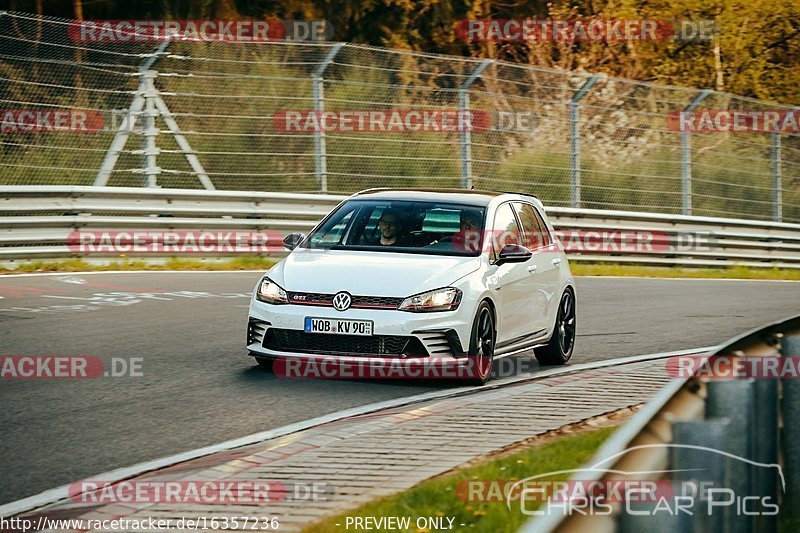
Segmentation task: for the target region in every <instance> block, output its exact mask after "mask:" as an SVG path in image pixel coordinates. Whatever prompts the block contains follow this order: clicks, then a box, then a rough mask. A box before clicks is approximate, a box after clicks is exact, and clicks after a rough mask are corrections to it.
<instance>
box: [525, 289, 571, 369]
mask: <svg viewBox="0 0 800 533" xmlns="http://www.w3.org/2000/svg"><path fill="white" fill-rule="evenodd" d="M574 350H575V293H574V292H573V290H572V289H569V288H568V289H567V290H565V291H564V294H563V295H562V296H561V301H560V302H559V303H558V311H557V312H556V322H555V326H554V327H553V335H552V336H551V337H550V340H549V341H547V344H545V345H544V346H542V347H540V348H536V349H535V350H534V354H535V355H536V360H537V361H539V363H540V364H543V365H563V364H564V363H566V362H567V361H569V358H570V357H572V352H573V351H574Z"/></svg>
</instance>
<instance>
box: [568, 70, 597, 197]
mask: <svg viewBox="0 0 800 533" xmlns="http://www.w3.org/2000/svg"><path fill="white" fill-rule="evenodd" d="M605 77H606V75H605V74H595V75H594V76H592V77H591V78H589V79H588V80H586V81H585V82H584V83H583V85H581V88H580V89H578V92H576V93H575V94H574V95H573V96H572V99H571V100H570V102H569V148H570V150H569V190H570V205H571V206H572V207H575V208H578V207H580V206H581V108H580V101H581V100H582V99H583V97H584V96H586V93H588V92H589V89H591V88H592V86H593V85H594V84H595V83H597V80H599V79H600V78H605Z"/></svg>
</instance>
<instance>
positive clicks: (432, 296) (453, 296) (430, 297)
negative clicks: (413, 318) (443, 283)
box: [398, 287, 461, 313]
mask: <svg viewBox="0 0 800 533" xmlns="http://www.w3.org/2000/svg"><path fill="white" fill-rule="evenodd" d="M460 303H461V291H460V290H458V289H455V288H453V287H447V288H445V289H436V290H435V291H429V292H423V293H422V294H416V295H414V296H409V297H408V298H406V299H405V300H403V303H401V304H400V307H398V309H399V310H400V311H411V312H412V313H430V312H432V311H452V310H453V309H458V304H460Z"/></svg>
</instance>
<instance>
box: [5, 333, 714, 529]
mask: <svg viewBox="0 0 800 533" xmlns="http://www.w3.org/2000/svg"><path fill="white" fill-rule="evenodd" d="M718 348H719V346H706V347H702V348H690V349H685V350H677V351H670V352H659V353H654V354H645V355H633V356H629V357H620V358H616V359H609V360H605V361H594V362H587V363H580V364H577V365H572V366H563V367H557V368H553V369H548V370H543V371H541V372H537V373H536V374H533V375H527V376H521V377H517V378H511V379H509V380H506V381H499V382H497V383H495V384H491V382H490V384H489V385H486V386H482V387H474V386H465V387H458V388H456V389H449V390H444V391H431V392H426V393H422V394H417V395H414V396H407V397H404V398H395V399H392V400H385V401H382V402H376V403H371V404H367V405H361V406H358V407H352V408H350V409H345V410H342V411H337V412H335V413H329V414H327V415H323V416H319V417H316V418H312V419H309V420H304V421H301V422H295V423H293V424H289V425H286V426H281V427H278V428H274V429H270V430H267V431H262V432H259V433H253V434H251V435H246V436H244V437H239V438H236V439H232V440H229V441H225V442H221V443H219V444H214V445H211V446H204V447H202V448H197V449H195V450H189V451H186V452H181V453H178V454H174V455H170V456H167V457H162V458H160V459H154V460H152V461H145V462H143V463H138V464H135V465H132V466H129V467H124V468H118V469H115V470H111V471H108V472H105V473H103V474H98V475H94V476H90V478H91V479H92V480H97V481H113V482H118V481H122V480H124V479H127V478H130V477H133V476H137V475H141V474H144V473H146V472H150V471H153V470H157V469H159V468H165V467H168V466H173V465H175V464H178V463H182V462H185V461H189V460H192V459H197V458H199V457H204V456H207V455H211V454H213V453H217V452H222V451H226V450H232V449H235V448H241V447H242V446H247V445H250V444H256V443H258V442H262V441H266V440H269V439H274V438H276V437H282V436H284V435H288V434H291V433H297V432H299V431H303V430H306V429H311V428H313V427H316V426H321V425H324V424H328V423H331V422H335V421H338V420H342V419H345V418H350V417H355V416H359V415H364V414H368V413H372V412H375V411H381V410H384V409H390V408H394V407H402V406H405V405H410V404H414V403H419V402H423V401H427V400H437V399H446V398H452V397H456V396H465V395H469V394H477V393H480V392H484V391H488V390H495V389H499V388H503V387H507V386H510V385H516V384H519V383H522V382H526V381H538V380H540V379H544V378H548V377H552V376H558V375H563V374H571V373H575V372H582V371H585V370H594V369H598V368H604V367H609V366H619V365H625V364H634V363H639V362H643V361H649V360H654V359H664V358H667V357H673V356H678V355H687V354H705V353H709V352H712V351H714V350H716V349H718ZM69 487H70V485H69V484H68V485H62V486H60V487H56V488H53V489H49V490H46V491H44V492H41V493H39V494H35V495H33V496H29V497H27V498H23V499H21V500H17V501H14V502H10V503H7V504H5V505H2V506H0V517H3V518H6V517H10V516H13V515H17V514H20V513H24V512H27V511H31V510H35V509H38V508H41V507H44V506H47V505H50V504H53V503H56V502H58V501H61V500H66V499H68V498H69Z"/></svg>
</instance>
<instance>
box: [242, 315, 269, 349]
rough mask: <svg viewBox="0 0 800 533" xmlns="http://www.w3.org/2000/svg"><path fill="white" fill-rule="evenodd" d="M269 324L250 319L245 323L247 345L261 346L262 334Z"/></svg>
mask: <svg viewBox="0 0 800 533" xmlns="http://www.w3.org/2000/svg"><path fill="white" fill-rule="evenodd" d="M269 325H270V324H269V322H267V321H265V320H259V319H257V318H253V317H250V320H248V322H247V345H248V346H250V345H251V344H261V343H262V342H264V332H265V331H266V330H267V326H269Z"/></svg>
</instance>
